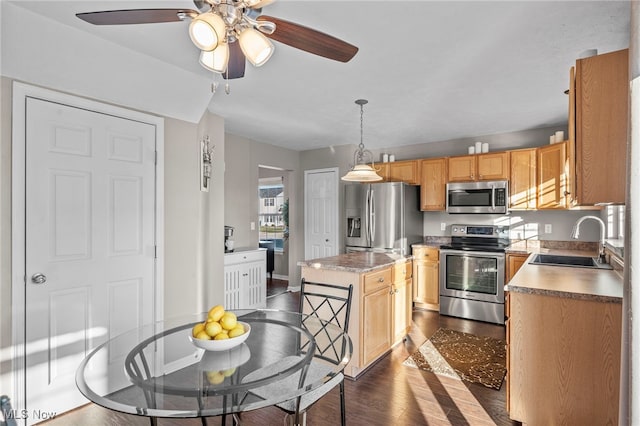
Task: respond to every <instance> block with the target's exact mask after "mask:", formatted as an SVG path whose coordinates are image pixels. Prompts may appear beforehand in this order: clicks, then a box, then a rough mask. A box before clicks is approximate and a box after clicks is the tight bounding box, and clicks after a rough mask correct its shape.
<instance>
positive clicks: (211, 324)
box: [204, 321, 222, 337]
mask: <svg viewBox="0 0 640 426" xmlns="http://www.w3.org/2000/svg"><path fill="white" fill-rule="evenodd" d="M204 331H205V332H206V333H207V334H208V335H209V336H211V337H215V336H216V335H217V334H218V333H220V332H221V331H222V326H221V325H220V323H219V322H216V321H207V325H205V327H204Z"/></svg>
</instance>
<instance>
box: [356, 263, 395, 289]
mask: <svg viewBox="0 0 640 426" xmlns="http://www.w3.org/2000/svg"><path fill="white" fill-rule="evenodd" d="M389 285H391V268H386V269H382V270H380V271H375V272H369V273H368V274H365V275H364V282H363V286H364V288H363V289H362V292H363V293H364V294H367V293H371V292H372V291H376V290H379V289H380V288H382V287H385V286H389Z"/></svg>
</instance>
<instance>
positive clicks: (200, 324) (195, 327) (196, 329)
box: [191, 322, 204, 337]
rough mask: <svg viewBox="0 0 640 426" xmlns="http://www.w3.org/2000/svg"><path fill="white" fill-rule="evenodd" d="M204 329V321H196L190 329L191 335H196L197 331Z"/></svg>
mask: <svg viewBox="0 0 640 426" xmlns="http://www.w3.org/2000/svg"><path fill="white" fill-rule="evenodd" d="M203 330H204V323H202V322H201V323H198V324H196V325H194V326H193V329H192V330H191V335H192V336H193V337H196V336H197V335H198V333H200V332H201V331H203Z"/></svg>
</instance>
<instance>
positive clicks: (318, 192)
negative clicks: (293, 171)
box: [304, 168, 339, 259]
mask: <svg viewBox="0 0 640 426" xmlns="http://www.w3.org/2000/svg"><path fill="white" fill-rule="evenodd" d="M304 194H305V196H304V232H305V251H304V253H305V259H317V258H320V257H328V256H335V255H337V254H338V223H339V222H338V169H337V168H332V169H320V170H307V171H305V172H304Z"/></svg>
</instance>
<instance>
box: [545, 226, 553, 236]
mask: <svg viewBox="0 0 640 426" xmlns="http://www.w3.org/2000/svg"><path fill="white" fill-rule="evenodd" d="M552 232H553V227H552V226H551V224H550V223H547V224H545V225H544V233H545V234H550V233H552Z"/></svg>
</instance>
